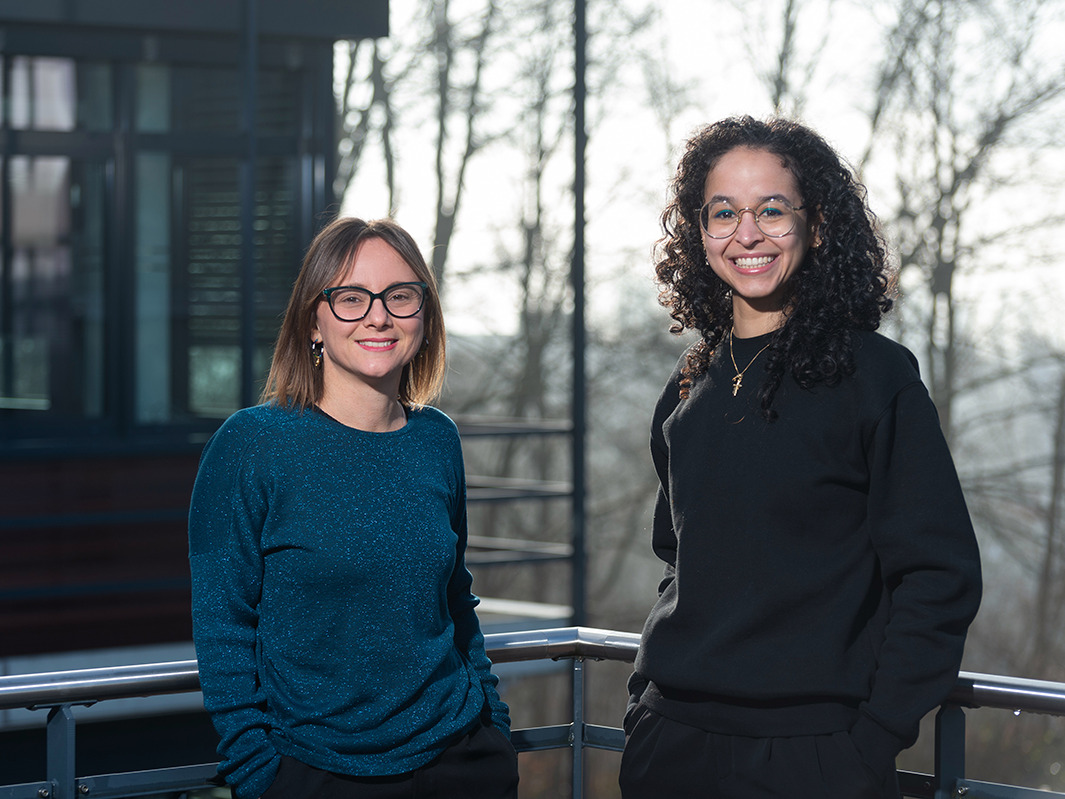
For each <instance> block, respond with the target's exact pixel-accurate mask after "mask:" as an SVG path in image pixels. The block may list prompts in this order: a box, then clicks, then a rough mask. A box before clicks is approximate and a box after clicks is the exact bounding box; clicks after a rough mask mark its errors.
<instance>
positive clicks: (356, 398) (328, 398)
mask: <svg viewBox="0 0 1065 799" xmlns="http://www.w3.org/2000/svg"><path fill="white" fill-rule="evenodd" d="M331 388H332V390H330V389H331ZM353 388H354V387H352V386H344V387H343V390H340V389H338V388H336V387H331V386H330V382H329V381H328V380H327V381H326V385H325V390H324V391H323V392H322V398H321V400H319V401H318V407H319V408H321V409H322V410H323V411H325V412H326V413H327V414H329V415H330V416H332V417H333V418H334V419H336V420H337V421H338V422H340V423H341V424H343V425H347V426H348V427H354V428H357V429H358V430H365V431H367V432H369V433H387V432H390V431H392V430H399V428H401V427H403V425H405V424H406V423H407V414H406V411H405V410H404V408H403V405H402V404H401V403H400V401H399V400H398V399H397V398H396V395H397V393H398V391H397V392H386V391H379V390H377V389H376V388H375V387H372V386H368V385H366V384H361V390H358V389H356V390H353Z"/></svg>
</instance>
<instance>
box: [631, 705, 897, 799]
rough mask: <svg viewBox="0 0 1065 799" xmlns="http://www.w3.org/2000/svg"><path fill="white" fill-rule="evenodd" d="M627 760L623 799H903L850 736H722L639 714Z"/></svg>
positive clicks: (892, 778)
mask: <svg viewBox="0 0 1065 799" xmlns="http://www.w3.org/2000/svg"><path fill="white" fill-rule="evenodd" d="M626 727H627V730H626V731H627V733H628V735H627V736H626V739H625V752H624V754H622V757H621V774H620V777H619V780H618V781H619V783H620V784H621V795H622V797H623V799H664V798H665V797H669V799H900V797H901V794H900V792H899V784H898V777H897V775H896V773H895V771H894V770H892V771H891V773H890V774H874V773H873V771H872V770H871V769H870V768H869V767H868V766H866V765H865V763H863V762H862V760H861V758H860V756H859V754H858V750H857V749H855V748H854V744H853V743H851V740H850V735H849V734H848V733H846V732H836V733H832V734H829V735H808V736H798V737H794V738H747V737H743V736H738V735H720V734H718V733H712V732H706V731H704V730H700V729H697V728H695V727H689V726H688V725H686V724H681V723H680V722H677V721H673V720H672V719H667V718H665V717H664V716H660V715H658V714H657V713H655V712H654V711H653V710H650V709H649V708H646V707H644V706H643V705H639V706H637V708H636V709H635V711H634V712H633V715H632V718H631V719H630V720H629V721H628V723H627V725H626Z"/></svg>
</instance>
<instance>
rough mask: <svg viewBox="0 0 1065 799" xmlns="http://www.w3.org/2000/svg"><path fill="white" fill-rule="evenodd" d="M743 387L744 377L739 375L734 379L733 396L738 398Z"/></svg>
mask: <svg viewBox="0 0 1065 799" xmlns="http://www.w3.org/2000/svg"><path fill="white" fill-rule="evenodd" d="M742 385H743V375H742V374H738V375H736V376H735V377H734V378H732V396H734V397H735V396H736V395H737V394H739V393H740V386H742Z"/></svg>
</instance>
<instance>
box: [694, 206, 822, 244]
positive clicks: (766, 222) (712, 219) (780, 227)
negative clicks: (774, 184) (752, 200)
mask: <svg viewBox="0 0 1065 799" xmlns="http://www.w3.org/2000/svg"><path fill="white" fill-rule="evenodd" d="M803 208H805V206H802V205H800V206H798V207H796V206H794V205H792V204H791V203H789V202H788V201H787V200H784V199H782V198H779V197H773V198H770V199H768V200H764V201H762V202H760V203H759V204H758V205H757V206H756V207H754V208H752V207H751V206H749V205H748V206H746V207H744V208H738V209H737V208H734V207H733V205H732V203H729V202H726V201H724V200H714V201H712V202H708V203H707V204H706V205H704V206H703V207H702V208H700V209H699V225H700V226H701V227H702V229H703V232H704V233H706V235H707V236H709V237H710V238H712V239H727V238H728V237H729V236H731V235H732V234H733V233H735V232H736V229H737V228H739V226H740V217H741V216H743V213H744V211H750V212H751V213H752V214H753V215H754V224H756V225H757V226H758V229H759V230H760V231H762V232H763V233H764V234H765V235H767V236H769V237H770V238H774V239H779V238H780V237H781V236H786V235H788V234H789V233H791V231H793V230H795V225H796V221H797V219H798V215H797V214H796V213H795V212H796V211H801V210H803Z"/></svg>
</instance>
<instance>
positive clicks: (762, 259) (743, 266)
mask: <svg viewBox="0 0 1065 799" xmlns="http://www.w3.org/2000/svg"><path fill="white" fill-rule="evenodd" d="M774 261H776V256H770V255H759V256H754V257H743V258H733V259H732V265H733V267H735V269H736V271H738V272H743V273H745V274H755V273H758V272H761V271H763V270H765V269H766V268H767V267H769V266H770V265H771V264H772V263H773V262H774Z"/></svg>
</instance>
